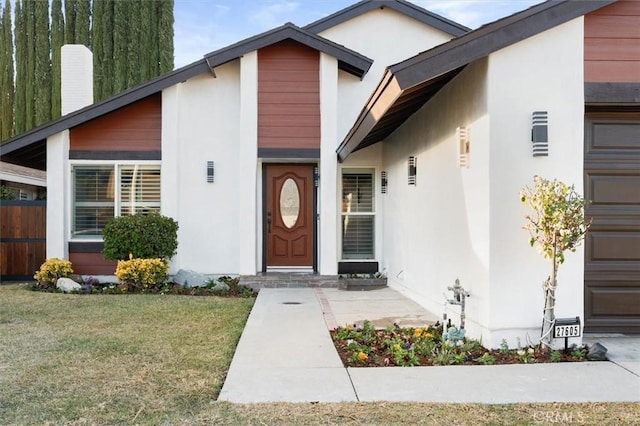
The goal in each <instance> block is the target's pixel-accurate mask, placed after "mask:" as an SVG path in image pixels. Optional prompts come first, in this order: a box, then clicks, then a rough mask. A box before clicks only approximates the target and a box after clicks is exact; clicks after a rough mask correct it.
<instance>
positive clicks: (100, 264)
mask: <svg viewBox="0 0 640 426" xmlns="http://www.w3.org/2000/svg"><path fill="white" fill-rule="evenodd" d="M69 260H70V261H71V263H72V265H73V272H75V273H76V274H80V275H114V273H115V271H116V265H117V262H114V261H111V260H107V259H105V258H104V257H103V256H102V253H69Z"/></svg>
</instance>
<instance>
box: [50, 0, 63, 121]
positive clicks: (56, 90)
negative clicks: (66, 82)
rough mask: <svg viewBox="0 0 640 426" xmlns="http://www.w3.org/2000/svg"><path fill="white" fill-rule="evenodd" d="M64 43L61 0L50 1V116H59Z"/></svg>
mask: <svg viewBox="0 0 640 426" xmlns="http://www.w3.org/2000/svg"><path fill="white" fill-rule="evenodd" d="M63 44H64V16H63V15H62V0H53V1H52V3H51V117H52V118H56V117H59V116H60V113H61V108H62V91H61V86H60V85H61V84H62V81H61V80H62V75H61V69H62V63H61V51H60V49H62V45H63Z"/></svg>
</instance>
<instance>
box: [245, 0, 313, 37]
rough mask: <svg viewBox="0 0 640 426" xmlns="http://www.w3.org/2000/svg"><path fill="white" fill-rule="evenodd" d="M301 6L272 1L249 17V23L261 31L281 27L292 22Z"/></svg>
mask: <svg viewBox="0 0 640 426" xmlns="http://www.w3.org/2000/svg"><path fill="white" fill-rule="evenodd" d="M298 6H300V4H299V3H298V2H294V1H288V0H275V1H270V2H268V4H266V5H265V6H262V7H260V8H259V9H258V10H256V11H255V12H253V13H251V14H250V15H249V18H248V20H249V22H250V23H252V24H254V25H257V26H258V27H259V28H260V30H266V29H270V28H273V27H277V26H280V25H282V24H284V23H285V22H286V21H290V20H291V19H290V18H287V17H290V16H291V15H292V14H293V13H294V12H295V11H296V10H297V9H298Z"/></svg>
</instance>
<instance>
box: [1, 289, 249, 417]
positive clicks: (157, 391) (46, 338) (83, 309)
mask: <svg viewBox="0 0 640 426" xmlns="http://www.w3.org/2000/svg"><path fill="white" fill-rule="evenodd" d="M253 300H254V299H230V298H229V299H222V298H217V297H188V296H161V295H115V296H109V295H91V296H86V295H65V294H56V293H40V292H31V291H28V290H27V289H26V288H25V287H24V286H15V285H13V286H1V287H0V424H14V423H15V424H42V423H46V422H54V423H65V422H77V423H80V424H82V423H103V424H107V423H109V424H113V423H129V422H142V423H147V424H150V423H162V422H164V421H165V420H168V419H180V418H186V417H191V416H193V415H194V414H195V413H199V412H201V411H203V410H204V409H206V408H208V407H209V405H210V402H211V401H212V400H215V399H216V397H217V395H218V393H219V391H220V388H221V387H222V383H223V381H224V376H225V374H226V372H227V370H228V367H229V364H230V362H231V358H232V356H233V352H234V350H235V346H236V344H237V341H238V339H239V337H240V334H241V332H242V329H243V327H244V324H245V321H246V318H247V316H248V314H249V311H250V309H251V306H252V305H253ZM134 419H135V420H134Z"/></svg>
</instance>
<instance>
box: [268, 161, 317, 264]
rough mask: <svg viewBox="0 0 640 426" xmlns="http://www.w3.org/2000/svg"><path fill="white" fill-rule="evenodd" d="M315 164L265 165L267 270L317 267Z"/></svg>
mask: <svg viewBox="0 0 640 426" xmlns="http://www.w3.org/2000/svg"><path fill="white" fill-rule="evenodd" d="M313 170H314V166H313V165H307V164H267V165H265V192H266V193H265V197H266V203H265V221H264V227H265V228H264V229H265V241H266V244H265V250H266V256H265V259H266V266H267V267H292V268H300V267H313V266H314V252H313V247H314V241H313V236H314V222H313V215H314V208H313V200H314V196H313V190H314V185H313Z"/></svg>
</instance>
